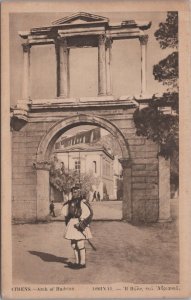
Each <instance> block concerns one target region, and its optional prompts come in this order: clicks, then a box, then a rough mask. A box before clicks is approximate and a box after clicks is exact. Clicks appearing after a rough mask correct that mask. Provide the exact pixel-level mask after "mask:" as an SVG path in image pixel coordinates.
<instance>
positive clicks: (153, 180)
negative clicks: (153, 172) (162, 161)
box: [146, 177, 159, 183]
mask: <svg viewBox="0 0 191 300" xmlns="http://www.w3.org/2000/svg"><path fill="white" fill-rule="evenodd" d="M146 182H147V183H158V182H159V179H158V177H147V178H146Z"/></svg>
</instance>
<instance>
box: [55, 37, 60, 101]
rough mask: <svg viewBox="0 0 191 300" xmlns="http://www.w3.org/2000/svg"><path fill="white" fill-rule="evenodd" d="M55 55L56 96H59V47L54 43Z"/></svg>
mask: <svg viewBox="0 0 191 300" xmlns="http://www.w3.org/2000/svg"><path fill="white" fill-rule="evenodd" d="M55 54H56V96H57V97H59V96H60V45H59V43H58V42H57V41H55Z"/></svg>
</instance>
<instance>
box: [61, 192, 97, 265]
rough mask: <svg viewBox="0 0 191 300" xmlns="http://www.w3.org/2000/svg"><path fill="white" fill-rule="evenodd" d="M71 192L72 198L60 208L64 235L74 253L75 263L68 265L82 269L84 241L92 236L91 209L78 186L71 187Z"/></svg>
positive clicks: (84, 258) (84, 259) (84, 257)
mask: <svg viewBox="0 0 191 300" xmlns="http://www.w3.org/2000/svg"><path fill="white" fill-rule="evenodd" d="M71 192H72V199H71V200H69V201H67V202H66V203H65V204H64V206H63V208H62V214H63V215H64V216H65V223H66V230H65V235H64V237H65V239H67V240H70V241H71V246H72V248H73V250H74V255H75V263H69V264H68V266H69V267H70V268H72V269H82V268H86V249H85V243H84V242H85V240H87V239H91V238H92V234H91V231H90V228H89V224H90V222H91V220H92V216H93V211H92V209H91V207H90V205H89V204H88V202H87V201H86V200H85V199H84V198H83V197H82V196H81V190H80V188H79V187H77V186H75V187H73V188H72V189H71Z"/></svg>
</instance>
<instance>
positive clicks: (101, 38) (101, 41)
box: [98, 34, 106, 45]
mask: <svg viewBox="0 0 191 300" xmlns="http://www.w3.org/2000/svg"><path fill="white" fill-rule="evenodd" d="M98 43H99V45H103V44H105V43H106V35H105V34H100V35H99V37H98Z"/></svg>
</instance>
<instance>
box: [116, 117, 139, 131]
mask: <svg viewBox="0 0 191 300" xmlns="http://www.w3.org/2000/svg"><path fill="white" fill-rule="evenodd" d="M113 123H115V124H116V125H117V126H118V127H119V128H125V129H127V128H128V129H132V128H133V129H134V130H135V124H134V121H133V120H115V119H114V120H113Z"/></svg>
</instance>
